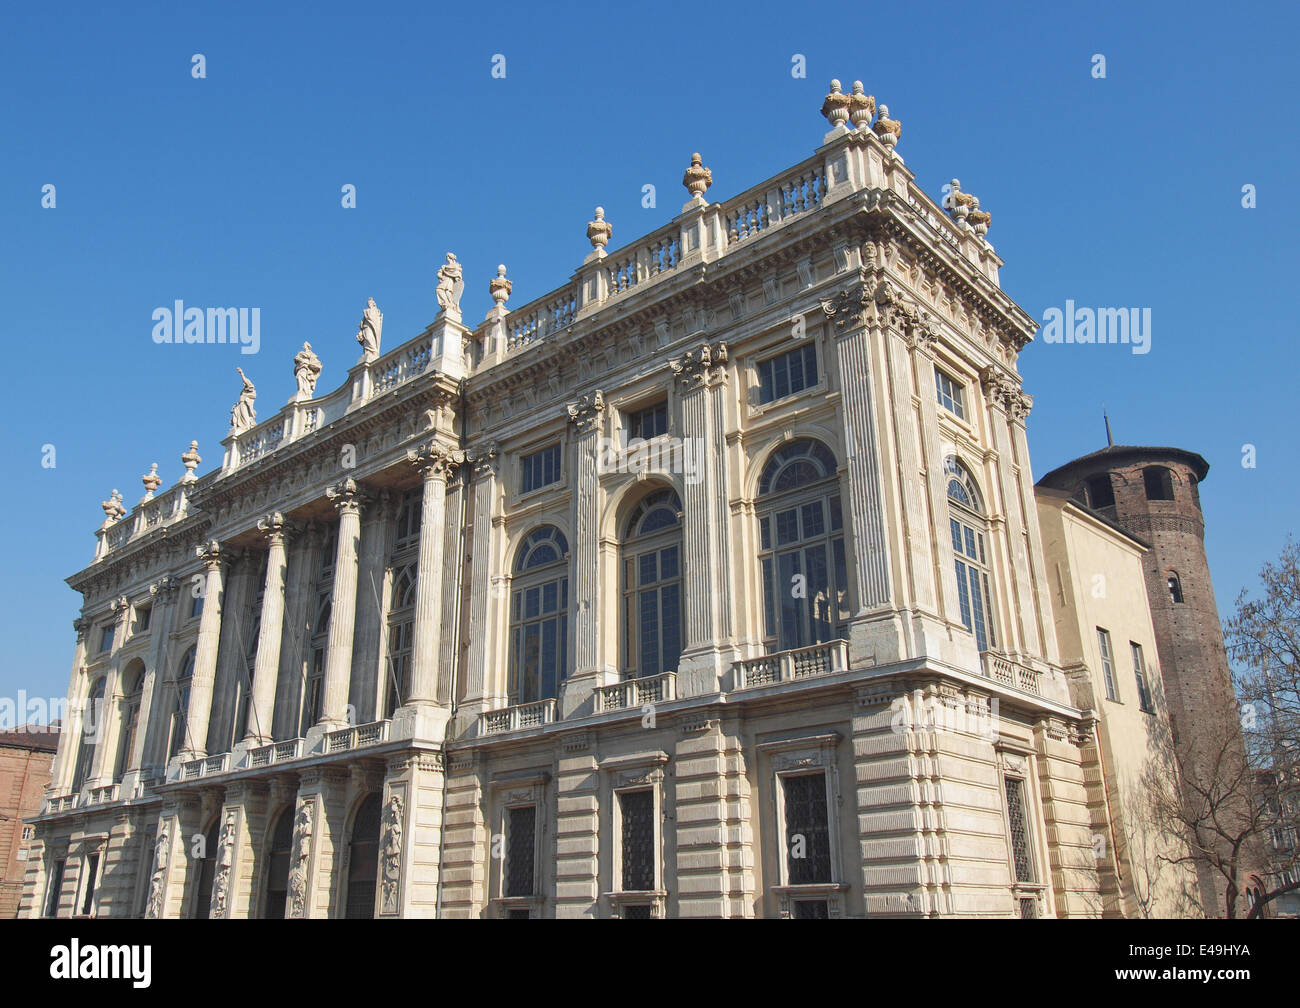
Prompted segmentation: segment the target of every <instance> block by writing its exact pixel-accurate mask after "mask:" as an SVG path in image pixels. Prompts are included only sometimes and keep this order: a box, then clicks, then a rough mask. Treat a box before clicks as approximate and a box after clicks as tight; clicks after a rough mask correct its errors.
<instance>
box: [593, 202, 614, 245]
mask: <svg viewBox="0 0 1300 1008" xmlns="http://www.w3.org/2000/svg"><path fill="white" fill-rule="evenodd" d="M613 233H614V227H613V225H611V224H610V223H609V221H607V220H605V208H604V207H596V219H595V220H594V221H590V222H588V224H587V237H588V238H589V239H590V240H591V247H592V248H594V249H595V250H596V252H597V253H598V254H600V255H604V254H605V246H606V245H608V244H609V239H610V236H611V235H613Z"/></svg>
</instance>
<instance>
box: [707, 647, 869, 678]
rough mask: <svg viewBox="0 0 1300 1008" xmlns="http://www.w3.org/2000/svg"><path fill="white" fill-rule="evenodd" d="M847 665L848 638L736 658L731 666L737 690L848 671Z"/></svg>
mask: <svg viewBox="0 0 1300 1008" xmlns="http://www.w3.org/2000/svg"><path fill="white" fill-rule="evenodd" d="M848 668H849V642H848V641H846V640H833V641H827V642H826V643H825V644H813V645H811V646H809V647H801V648H793V649H792V650H789V651H777V652H776V653H775V654H769V655H763V656H762V657H759V658H748V659H745V660H743V661H738V662H734V663H733V664H732V666H731V669H732V682H733V683H734V684H735V686H734V688H735V689H738V690H740V689H749V688H751V687H757V686H772V685H775V684H777V683H783V682H790V681H792V680H796V679H807V678H809V677H812V676H823V675H830V674H831V673H833V672H846V671H848Z"/></svg>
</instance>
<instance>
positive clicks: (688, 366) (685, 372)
mask: <svg viewBox="0 0 1300 1008" xmlns="http://www.w3.org/2000/svg"><path fill="white" fill-rule="evenodd" d="M668 367H669V368H671V369H672V372H673V375H674V376H675V377H676V378H677V380H678V381H679V382H681V383H682V384H683V385H686V386H688V387H699V386H703V385H707V384H708V383H709V382H711V381H713V380H714V379H716V378H720V377H722V376H724V375H726V373H727V344H726V343H723V342H722V341H721V340H719V341H718V342H717V343H714V344H712V345H709V344H708V343H702V344H700V348H699V349H698V350H688V351H686V353H684V354H682V355H681V356H680V357H674V358H673V359H672V360H670V361H669V362H668Z"/></svg>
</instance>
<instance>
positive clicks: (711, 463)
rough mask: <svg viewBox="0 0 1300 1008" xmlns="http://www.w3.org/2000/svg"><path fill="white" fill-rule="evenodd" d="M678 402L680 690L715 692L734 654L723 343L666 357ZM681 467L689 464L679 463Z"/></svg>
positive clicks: (682, 693)
mask: <svg viewBox="0 0 1300 1008" xmlns="http://www.w3.org/2000/svg"><path fill="white" fill-rule="evenodd" d="M669 366H670V368H671V369H672V372H673V374H674V375H675V377H676V379H677V387H678V390H679V392H680V399H681V404H682V428H681V429H682V439H683V459H684V460H685V459H690V460H691V462H692V465H691V466H690V467H689V468H690V469H693V470H694V471H693V472H692V471H687V472H685V473H684V474H683V480H682V482H683V500H682V510H683V513H684V518H683V521H682V553H683V558H682V559H683V563H682V580H683V585H682V590H683V593H684V595H685V599H686V626H685V629H686V635H685V646H684V648H683V650H682V655H681V660H680V662H679V664H678V668H677V691H678V695H679V696H699V695H701V694H706V693H714V692H716V691H717V690H718V689H719V688H720V687H721V683H722V676H723V674H724V673H725V672H726V671H728V670H729V669H730V667H731V662H732V661H733V660H734V659H735V658H736V657H737V652H736V648H735V646H734V638H733V633H732V627H733V618H732V586H731V578H730V576H729V571H728V559H729V558H730V555H731V553H730V547H729V535H728V531H729V528H730V524H731V513H730V507H729V503H728V502H729V496H730V495H729V492H728V487H727V467H726V457H725V450H726V446H725V433H724V432H725V428H726V423H725V414H724V406H723V402H724V398H725V390H726V382H727V345H726V344H725V343H717V344H715V345H713V346H709V345H707V344H706V345H702V346H701V347H700V348H699V350H697V351H692V352H689V353H687V354H685V355H683V356H682V357H678V358H675V359H674V360H672V361H670V362H669ZM683 468H688V467H686V466H683Z"/></svg>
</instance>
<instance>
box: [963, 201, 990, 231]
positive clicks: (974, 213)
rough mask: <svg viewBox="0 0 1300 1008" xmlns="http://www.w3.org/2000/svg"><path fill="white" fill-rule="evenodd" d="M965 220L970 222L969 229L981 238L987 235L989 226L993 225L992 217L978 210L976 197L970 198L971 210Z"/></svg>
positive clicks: (978, 204)
mask: <svg viewBox="0 0 1300 1008" xmlns="http://www.w3.org/2000/svg"><path fill="white" fill-rule="evenodd" d="M966 219H967V220H968V221H970V226H971V228H972V229H973V230H974V232H975V233H976V234H977V235H979V236H980V237H981V238H983V237H984V236H985V235H986V234H988V233H989V225H990V224H992V223H993V215H992V214H991V213H988V212H987V211H984V210H981V209H980V201H979V197H978V196H972V197H971V210H970V214H969V215H967V218H966Z"/></svg>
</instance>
